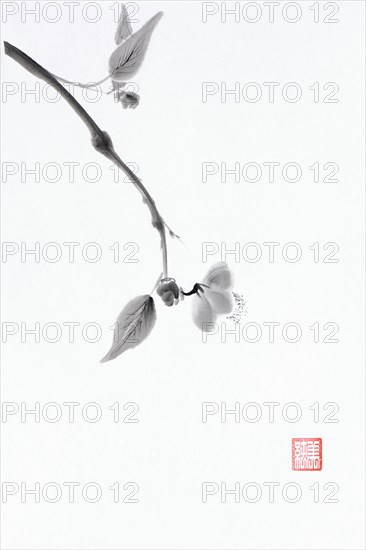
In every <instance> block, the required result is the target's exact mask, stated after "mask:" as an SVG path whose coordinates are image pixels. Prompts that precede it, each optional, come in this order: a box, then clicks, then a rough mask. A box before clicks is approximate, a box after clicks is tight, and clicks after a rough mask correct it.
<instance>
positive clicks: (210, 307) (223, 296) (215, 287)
mask: <svg viewBox="0 0 366 550" xmlns="http://www.w3.org/2000/svg"><path fill="white" fill-rule="evenodd" d="M232 285H233V277H232V273H231V271H230V269H229V268H228V266H227V264H226V263H225V262H220V263H217V264H214V265H213V266H212V267H211V268H210V270H209V272H208V273H207V275H206V277H205V278H204V279H203V282H202V283H201V285H200V291H199V292H197V293H196V295H195V296H194V297H193V320H194V322H195V324H196V325H197V326H198V327H199V328H200V329H202V330H204V331H207V327H208V325H209V323H214V322H215V321H216V319H217V316H218V315H221V314H224V313H227V314H228V313H231V311H232V309H233V299H232V293H231V288H232Z"/></svg>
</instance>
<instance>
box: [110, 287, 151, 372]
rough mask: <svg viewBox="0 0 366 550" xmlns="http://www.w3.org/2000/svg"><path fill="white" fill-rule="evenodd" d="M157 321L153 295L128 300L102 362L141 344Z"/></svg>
mask: <svg viewBox="0 0 366 550" xmlns="http://www.w3.org/2000/svg"><path fill="white" fill-rule="evenodd" d="M155 321H156V310H155V304H154V300H153V298H152V297H151V296H149V295H148V294H143V295H142V296H137V297H136V298H134V299H133V300H131V301H130V302H128V304H127V305H126V306H125V307H124V308H123V310H122V311H121V313H120V314H119V316H118V319H117V321H116V326H115V329H114V336H113V343H112V347H111V349H110V350H109V352H108V353H107V355H106V356H105V357H103V359H101V361H100V362H101V363H106V362H107V361H111V360H112V359H115V358H116V357H118V356H119V355H121V353H123V352H124V351H126V350H127V349H131V348H135V347H136V346H138V345H139V344H141V342H143V341H144V340H145V339H146V338H147V337H148V336H149V334H150V332H151V331H152V329H153V327H154V325H155Z"/></svg>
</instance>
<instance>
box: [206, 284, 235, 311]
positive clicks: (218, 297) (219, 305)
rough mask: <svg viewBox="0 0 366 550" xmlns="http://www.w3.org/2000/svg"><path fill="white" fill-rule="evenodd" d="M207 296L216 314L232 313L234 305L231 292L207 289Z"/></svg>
mask: <svg viewBox="0 0 366 550" xmlns="http://www.w3.org/2000/svg"><path fill="white" fill-rule="evenodd" d="M205 296H206V298H207V300H208V302H209V303H210V304H211V307H212V309H213V311H214V312H215V313H218V314H223V313H231V312H232V310H233V305H234V304H233V298H232V294H231V293H230V292H227V291H216V290H211V289H207V290H205Z"/></svg>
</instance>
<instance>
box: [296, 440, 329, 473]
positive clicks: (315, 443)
mask: <svg viewBox="0 0 366 550" xmlns="http://www.w3.org/2000/svg"><path fill="white" fill-rule="evenodd" d="M322 452H323V446H322V439H321V437H295V438H293V439H292V469H293V470H297V471H305V472H309V471H311V472H313V471H317V470H321V469H322V465H323V460H322Z"/></svg>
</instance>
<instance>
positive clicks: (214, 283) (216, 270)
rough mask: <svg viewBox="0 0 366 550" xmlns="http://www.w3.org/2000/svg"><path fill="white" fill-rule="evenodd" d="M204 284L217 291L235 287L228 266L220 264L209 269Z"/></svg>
mask: <svg viewBox="0 0 366 550" xmlns="http://www.w3.org/2000/svg"><path fill="white" fill-rule="evenodd" d="M203 283H204V284H206V285H208V286H210V287H212V288H214V289H215V290H216V289H218V290H229V289H230V288H232V286H233V276H232V273H231V271H230V269H229V267H228V265H227V264H226V263H225V262H219V263H217V264H214V265H213V266H212V267H211V268H210V269H209V271H208V273H207V275H206V277H205V278H204V280H203Z"/></svg>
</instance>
